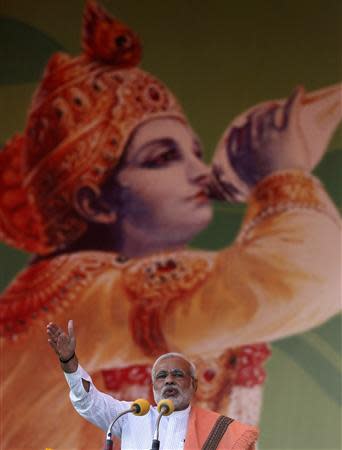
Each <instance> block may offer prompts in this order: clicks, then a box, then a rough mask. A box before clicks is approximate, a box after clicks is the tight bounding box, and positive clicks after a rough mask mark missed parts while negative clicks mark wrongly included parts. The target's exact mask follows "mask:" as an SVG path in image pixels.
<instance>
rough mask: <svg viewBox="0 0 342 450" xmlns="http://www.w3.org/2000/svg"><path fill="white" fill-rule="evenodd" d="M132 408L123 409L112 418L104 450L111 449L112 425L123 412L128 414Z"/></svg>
mask: <svg viewBox="0 0 342 450" xmlns="http://www.w3.org/2000/svg"><path fill="white" fill-rule="evenodd" d="M133 411H134V409H132V408H131V409H128V410H127V411H123V412H122V413H120V414H119V415H118V416H116V417H115V419H113V420H112V422H111V424H110V425H109V427H108V430H107V437H106V442H105V448H104V450H113V441H112V427H113V425H114V424H115V422H116V421H117V420H118V419H120V417H122V416H123V415H124V414H128V413H130V412H133ZM158 448H159V447H158Z"/></svg>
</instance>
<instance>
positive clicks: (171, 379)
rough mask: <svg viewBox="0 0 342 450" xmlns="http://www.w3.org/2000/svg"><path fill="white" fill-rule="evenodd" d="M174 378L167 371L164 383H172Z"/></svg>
mask: <svg viewBox="0 0 342 450" xmlns="http://www.w3.org/2000/svg"><path fill="white" fill-rule="evenodd" d="M174 383H175V382H174V379H173V375H172V374H171V373H169V374H168V375H167V377H166V378H165V384H174Z"/></svg>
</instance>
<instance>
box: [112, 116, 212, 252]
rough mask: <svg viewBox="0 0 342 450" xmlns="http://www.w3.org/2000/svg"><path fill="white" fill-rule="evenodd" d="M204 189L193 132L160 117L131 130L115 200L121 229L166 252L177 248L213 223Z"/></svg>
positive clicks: (206, 173)
mask: <svg viewBox="0 0 342 450" xmlns="http://www.w3.org/2000/svg"><path fill="white" fill-rule="evenodd" d="M208 185H209V169H208V168H207V167H206V165H205V164H204V163H203V161H202V149H201V145H200V142H199V140H198V138H197V137H196V136H195V134H194V132H193V131H192V129H191V128H190V127H189V126H188V125H186V124H185V123H184V122H183V121H181V120H180V119H179V118H176V117H171V116H170V117H159V118H155V119H151V120H149V121H147V122H144V123H143V124H141V125H140V126H138V127H137V128H136V129H135V131H134V133H133V135H132V137H131V139H130V141H129V143H128V145H127V147H126V150H125V159H124V162H123V163H122V165H121V167H120V170H118V172H117V174H116V176H115V187H113V194H114V195H113V198H115V197H117V195H119V199H120V200H119V208H118V210H117V215H118V218H119V219H120V220H121V221H122V223H123V224H125V223H126V225H127V226H128V227H133V228H137V229H139V232H140V234H142V235H143V234H144V233H145V234H146V237H148V239H151V238H152V239H154V240H156V241H160V242H164V243H165V245H166V246H167V244H168V243H169V244H175V245H177V244H180V245H181V244H184V243H186V242H188V241H189V240H190V239H191V238H192V237H193V236H194V235H196V234H197V233H198V232H199V231H201V230H202V229H203V228H205V227H206V226H207V225H208V223H209V221H210V220H211V217H212V207H211V204H210V201H209V198H208ZM118 190H119V192H118ZM114 191H115V192H114Z"/></svg>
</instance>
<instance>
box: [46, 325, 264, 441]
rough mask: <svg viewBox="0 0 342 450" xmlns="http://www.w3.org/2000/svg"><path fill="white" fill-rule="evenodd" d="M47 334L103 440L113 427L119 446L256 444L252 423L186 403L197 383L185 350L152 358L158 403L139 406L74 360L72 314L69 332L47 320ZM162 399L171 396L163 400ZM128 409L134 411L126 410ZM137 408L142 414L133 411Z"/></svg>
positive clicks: (82, 410) (78, 404)
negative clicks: (103, 386)
mask: <svg viewBox="0 0 342 450" xmlns="http://www.w3.org/2000/svg"><path fill="white" fill-rule="evenodd" d="M47 334H48V341H49V344H50V345H51V347H52V348H53V349H54V351H55V352H56V354H57V355H58V357H59V360H60V363H61V367H62V369H63V371H64V374H65V377H66V380H67V382H68V384H69V386H70V399H71V401H72V404H73V406H74V408H75V409H76V411H77V412H78V413H79V414H80V415H81V416H82V417H84V418H85V419H87V420H88V421H89V422H91V423H93V424H94V425H97V426H98V427H100V428H102V429H103V430H105V431H107V443H108V442H109V441H110V437H111V433H113V435H114V436H116V437H118V438H119V439H121V449H122V450H140V449H141V450H146V449H150V448H151V446H152V448H159V445H160V449H162V450H195V449H196V450H197V449H203V450H204V449H205V450H214V449H221V450H253V449H255V444H256V440H257V438H258V430H257V428H255V427H252V426H249V425H244V424H242V423H240V422H238V421H236V420H232V419H230V418H227V417H225V416H220V415H219V414H217V413H215V412H212V411H209V410H206V409H202V408H199V407H196V406H191V399H192V397H193V395H194V393H195V392H196V389H197V378H196V368H195V366H194V365H193V363H192V362H191V361H189V360H188V359H187V358H186V357H185V356H184V355H181V354H178V353H167V354H164V355H161V356H160V357H159V358H158V359H157V360H156V361H155V363H154V365H153V368H152V384H153V394H154V399H155V401H156V403H157V404H158V408H157V407H153V408H151V409H150V410H148V408H147V409H146V411H141V409H144V408H145V406H141V405H142V404H140V403H139V401H137V402H134V403H132V402H126V401H119V400H116V399H114V398H113V397H111V396H110V395H107V394H104V393H103V392H100V391H98V390H97V389H96V387H95V386H94V384H93V383H92V380H91V378H90V376H89V375H88V373H87V372H86V371H85V370H84V369H83V368H82V367H81V366H80V364H79V363H78V359H77V356H76V353H75V351H76V337H75V332H74V326H73V322H72V320H70V321H69V323H68V332H65V331H64V330H63V329H61V328H60V327H59V326H57V325H56V324H54V323H51V322H50V323H49V324H48V325H47ZM167 399H168V400H171V401H172V402H169V403H168V402H167V401H165V400H167ZM173 406H174V412H173V413H172V411H173ZM147 411H148V412H147ZM129 412H132V413H133V414H126V413H129ZM139 412H140V413H141V414H144V415H143V416H141V417H138V415H139ZM145 413H146V414H145ZM171 413H172V414H171ZM119 416H120V417H119ZM162 416H164V417H162ZM113 422H114V423H113ZM112 423H113V425H112V426H111V424H112ZM152 442H153V444H152ZM159 442H160V444H159ZM153 445H157V446H155V447H153ZM108 448H110V447H108Z"/></svg>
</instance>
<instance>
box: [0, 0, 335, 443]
mask: <svg viewBox="0 0 342 450" xmlns="http://www.w3.org/2000/svg"><path fill="white" fill-rule="evenodd" d="M102 4H103V5H104V6H105V7H106V8H107V9H108V10H109V11H110V12H112V13H113V14H114V15H116V16H117V17H118V18H120V19H121V20H123V21H125V22H126V23H128V24H129V25H130V26H131V27H132V28H133V29H135V30H136V31H137V32H138V33H139V35H140V36H141V38H142V40H143V43H144V59H143V64H142V66H143V68H144V69H146V70H148V71H150V72H152V73H153V74H154V75H156V76H158V77H159V78H161V79H162V80H163V81H164V82H165V83H166V84H167V85H168V86H169V87H170V88H171V90H172V91H173V92H175V94H176V95H177V97H178V98H179V99H180V101H181V103H182V104H183V106H184V109H185V111H186V113H187V115H188V117H189V118H190V122H191V123H192V125H193V126H194V128H195V130H196V131H197V132H198V134H199V135H200V137H201V139H202V141H203V144H204V146H205V150H206V159H207V161H210V158H211V155H212V152H213V150H214V148H215V145H216V143H217V142H218V139H219V137H220V135H221V134H222V132H223V131H224V129H225V128H226V127H227V125H228V123H229V122H230V121H231V120H232V119H233V118H234V117H235V116H236V115H237V114H239V113H240V112H242V111H243V110H245V109H247V108H248V107H249V106H251V105H254V104H256V103H258V102H260V101H263V100H266V99H273V98H281V97H285V96H288V95H289V93H290V92H291V91H292V90H293V88H294V87H295V86H296V85H298V84H303V85H304V86H305V87H306V88H307V90H313V89H318V88H320V87H323V86H327V85H329V84H334V83H336V82H338V81H339V80H340V78H341V72H342V59H341V55H342V52H341V50H342V48H341V42H342V31H341V30H342V27H341V22H342V3H341V2H340V1H339V0H338V1H337V0H336V1H335V0H324V1H323V0H311V1H309V0H296V1H293V0H288V1H280V0H278V1H271V0H268V1H267V0H259V1H258V0H255V1H251V0H250V1H247V2H246V1H245V2H241V1H236V2H232V1H228V0H226V1H224V0H220V1H218V0H211V1H199V0H197V1H194V0H187V1H186V0H174V1H168V0H165V1H161V0H159V1H157V0H150V1H138V0H125V1H121V2H119V1H117V0H107V1H103V3H102ZM83 5H84V2H83V1H81V0H69V1H65V0H59V1H57V0H56V1H54V0H34V1H29V0H1V3H0V15H1V16H0V118H1V120H0V143H1V144H3V143H4V142H6V140H7V139H8V138H9V137H10V136H12V134H13V133H14V132H16V131H21V130H22V129H23V127H24V124H25V117H26V112H27V108H28V106H29V103H30V98H31V96H32V93H33V91H34V89H35V87H36V85H37V82H38V80H39V78H40V76H41V74H42V71H43V68H44V65H45V64H46V62H47V60H48V58H49V55H51V53H52V52H54V51H56V50H65V51H67V52H69V53H71V54H78V53H79V48H80V29H81V16H82V10H83ZM341 162H342V133H341V128H340V129H339V130H338V131H337V132H336V134H335V136H334V138H333V140H332V142H331V143H330V146H329V151H328V154H327V155H326V156H325V158H324V160H323V161H322V163H321V164H320V165H319V167H318V168H317V170H316V173H317V174H318V175H319V177H320V178H321V179H322V180H323V182H324V184H325V186H326V188H327V190H328V192H329V193H330V195H331V196H332V197H333V199H334V201H335V203H336V204H337V206H338V207H339V209H341V200H342V195H341V190H342V182H341V181H340V180H341V169H340V168H341V167H342V164H341ZM243 211H244V207H243V206H241V205H236V206H234V205H224V206H222V204H220V205H215V217H214V221H213V223H212V224H211V225H210V226H209V228H208V229H207V230H205V231H204V232H203V233H202V234H201V235H200V236H199V237H197V238H196V240H195V241H194V242H193V243H192V245H194V246H195V247H201V248H210V249H219V248H222V247H223V246H225V245H228V244H229V243H230V242H231V241H232V239H233V238H234V237H235V235H236V232H237V229H238V227H239V224H240V221H241V218H242V215H243ZM328 238H329V237H328V236H327V239H328ZM27 259H28V255H26V254H24V253H21V252H18V251H15V250H13V249H11V248H9V247H7V246H6V245H4V244H0V267H1V270H0V290H2V289H4V288H5V286H6V285H7V284H8V282H9V281H10V280H11V279H12V278H13V276H14V275H15V273H17V272H18V270H20V269H21V268H22V267H23V266H24V264H25V261H27ZM322 302H324V299H322ZM340 355H341V317H340V316H339V317H335V318H333V319H332V320H330V321H329V322H328V323H326V324H324V325H323V326H321V327H320V328H318V329H315V330H312V331H310V332H308V333H305V334H303V335H301V336H295V337H292V338H289V339H284V340H281V341H278V342H275V343H274V344H273V357H272V358H271V360H270V362H268V364H267V372H268V380H267V383H266V389H265V394H264V406H263V413H262V420H261V430H262V436H261V440H260V448H261V449H265V450H266V449H274V450H275V449H277V450H294V449H302V450H304V449H307V450H314V449H324V450H335V449H336V450H337V449H339V448H341V434H340V425H341V363H340V361H341V359H340Z"/></svg>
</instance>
